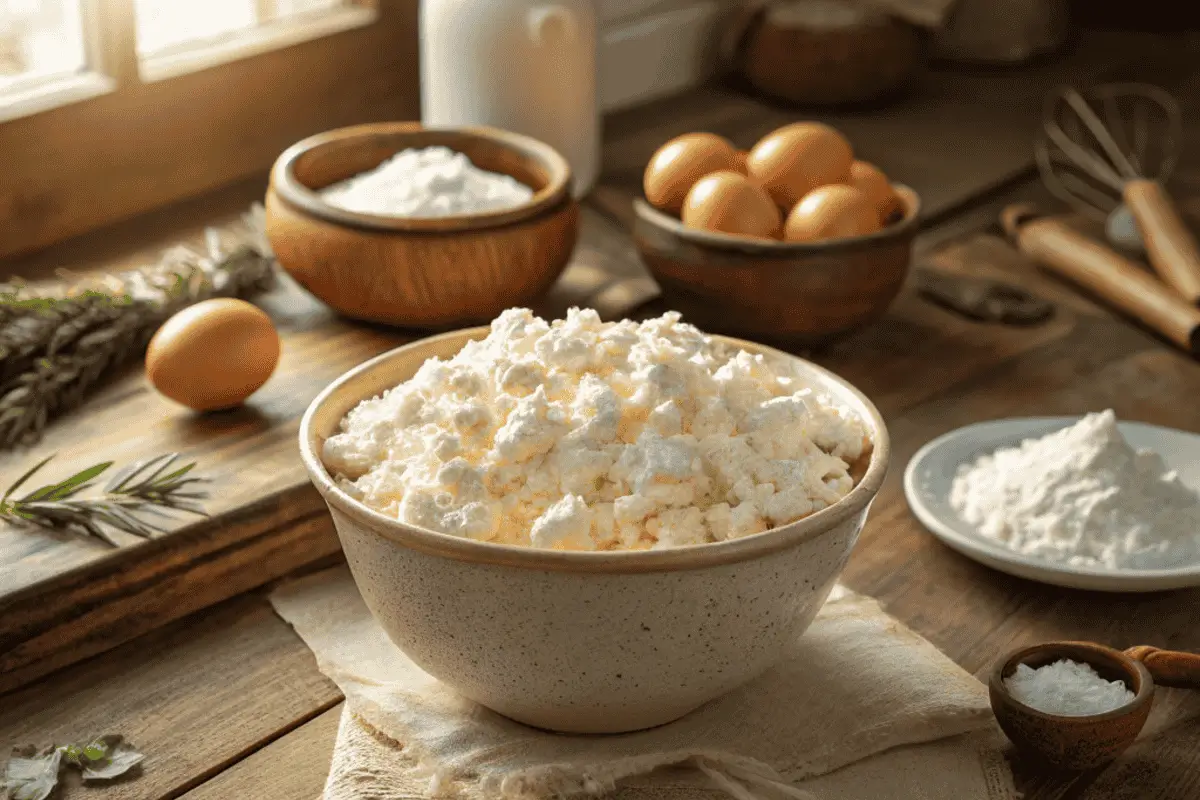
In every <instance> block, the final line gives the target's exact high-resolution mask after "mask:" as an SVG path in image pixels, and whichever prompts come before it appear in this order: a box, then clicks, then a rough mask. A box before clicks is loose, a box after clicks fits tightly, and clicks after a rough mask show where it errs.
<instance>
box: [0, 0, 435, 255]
mask: <svg viewBox="0 0 1200 800" xmlns="http://www.w3.org/2000/svg"><path fill="white" fill-rule="evenodd" d="M417 5H418V0H0V164H2V165H3V168H0V257H4V256H7V255H10V254H13V253H17V252H23V251H27V250H32V249H36V248H39V247H42V246H44V245H47V244H50V243H52V242H55V241H58V240H60V239H63V238H66V237H68V236H71V235H75V234H78V233H83V232H85V231H88V230H91V229H94V228H96V227H99V226H101V225H104V224H107V223H110V222H114V221H117V220H119V219H122V218H126V217H130V216H133V215H135V214H138V213H141V212H144V211H147V210H150V209H153V208H155V207H156V206H159V205H162V204H164V203H168V202H172V201H174V200H179V199H182V198H185V197H188V196H193V195H196V194H199V193H201V192H204V191H206V190H209V189H213V188H216V187H218V186H221V185H224V184H227V183H229V182H231V181H232V180H236V179H238V178H244V177H249V176H252V175H255V174H265V171H266V169H267V168H268V167H269V166H270V164H271V162H272V161H273V160H274V159H275V157H277V156H278V154H279V153H280V152H281V151H282V150H283V149H284V148H285V147H287V146H288V145H289V144H291V143H293V142H295V141H297V140H298V139H300V138H303V137H304V136H307V135H310V134H313V133H317V132H319V131H322V130H327V129H329V128H332V127H338V126H341V125H347V124H354V123H358V122H368V121H377V120H386V119H412V118H415V117H416V116H417V98H418V95H419V88H418V84H417V34H416V20H417Z"/></svg>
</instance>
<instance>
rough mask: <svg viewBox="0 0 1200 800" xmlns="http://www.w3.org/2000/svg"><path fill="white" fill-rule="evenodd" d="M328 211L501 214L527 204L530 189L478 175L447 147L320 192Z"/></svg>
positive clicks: (405, 155) (395, 159)
mask: <svg viewBox="0 0 1200 800" xmlns="http://www.w3.org/2000/svg"><path fill="white" fill-rule="evenodd" d="M321 197H322V199H323V200H324V201H325V202H326V203H329V204H330V205H333V206H337V207H338V208H343V209H346V210H347V211H354V212H357V213H360V214H383V215H386V216H392V217H407V218H414V219H415V218H422V219H428V218H436V217H449V216H456V215H459V214H478V213H482V212H487V211H505V210H507V209H510V208H516V207H517V206H519V205H522V204H524V203H528V202H529V200H530V199H531V198H532V197H533V189H531V188H529V187H528V186H526V185H525V184H523V183H521V182H520V181H518V180H516V179H515V178H513V177H511V176H509V175H501V174H499V173H496V172H488V171H487V170H482V169H479V168H478V167H476V166H475V165H474V164H472V163H471V160H470V159H469V158H467V157H466V156H465V155H463V154H462V153H456V152H454V151H453V150H451V149H450V148H448V147H426V148H424V149H408V150H404V151H402V152H400V153H397V154H396V155H394V156H392V157H391V158H390V159H388V160H387V161H385V162H383V163H382V164H380V165H379V166H378V167H377V168H375V169H373V170H371V171H370V172H363V173H361V174H359V175H355V176H354V177H353V178H350V179H349V180H345V181H342V182H341V183H336V184H334V185H333V186H330V187H328V188H326V189H323V190H322V191H321Z"/></svg>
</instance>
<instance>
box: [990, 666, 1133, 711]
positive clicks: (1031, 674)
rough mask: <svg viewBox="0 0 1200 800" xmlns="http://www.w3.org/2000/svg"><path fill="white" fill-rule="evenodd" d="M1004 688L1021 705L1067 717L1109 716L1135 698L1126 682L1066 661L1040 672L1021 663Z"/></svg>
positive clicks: (1039, 669)
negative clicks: (1109, 678) (1106, 714)
mask: <svg viewBox="0 0 1200 800" xmlns="http://www.w3.org/2000/svg"><path fill="white" fill-rule="evenodd" d="M1004 685H1005V686H1007V687H1008V691H1009V693H1010V694H1011V695H1012V696H1013V699H1014V700H1016V701H1017V702H1020V703H1024V704H1025V705H1027V706H1029V707H1030V708H1034V709H1037V710H1038V711H1042V712H1045V713H1047V714H1058V715H1059V716H1064V717H1088V716H1092V715H1094V714H1105V713H1107V712H1109V711H1114V710H1116V709H1118V708H1120V707H1121V706H1123V705H1126V704H1127V703H1129V702H1131V701H1132V700H1133V698H1134V697H1135V695H1134V693H1133V692H1131V691H1130V690H1129V687H1128V686H1126V685H1125V683H1124V682H1123V681H1110V680H1107V679H1106V678H1104V677H1102V676H1101V675H1100V674H1099V673H1098V672H1096V670H1095V668H1094V667H1093V666H1092V665H1091V664H1081V663H1079V662H1078V661H1071V660H1069V659H1065V658H1064V659H1061V660H1059V661H1055V662H1054V663H1052V664H1046V665H1045V666H1041V667H1037V668H1036V669H1035V668H1033V667H1030V666H1029V665H1028V664H1018V665H1017V669H1016V671H1014V672H1013V674H1012V675H1010V676H1008V677H1007V678H1005V679H1004Z"/></svg>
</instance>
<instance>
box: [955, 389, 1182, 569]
mask: <svg viewBox="0 0 1200 800" xmlns="http://www.w3.org/2000/svg"><path fill="white" fill-rule="evenodd" d="M950 504H951V505H952V506H953V507H954V509H955V510H956V511H958V513H959V514H960V515H961V516H962V518H963V519H964V520H965V521H967V522H968V523H970V524H971V525H973V526H974V527H975V529H976V530H977V531H978V532H979V533H980V535H982V536H985V537H987V538H989V539H994V540H995V541H997V542H1000V543H1001V544H1003V545H1004V546H1005V547H1008V548H1009V549H1011V550H1013V551H1014V552H1017V553H1021V554H1023V555H1030V556H1035V557H1037V558H1041V559H1044V560H1046V561H1050V562H1054V563H1061V564H1068V565H1071V566H1078V567H1091V568H1099V569H1107V570H1120V569H1164V568H1170V567H1177V566H1180V565H1183V564H1189V563H1196V562H1200V495H1197V493H1196V492H1195V491H1194V490H1193V489H1191V488H1190V487H1188V486H1186V485H1185V484H1184V483H1183V482H1182V481H1180V479H1179V476H1178V475H1177V474H1176V473H1175V472H1174V471H1173V470H1170V469H1167V467H1166V465H1165V464H1164V463H1163V460H1162V457H1161V456H1159V455H1158V454H1157V453H1155V452H1152V451H1149V450H1135V449H1134V448H1133V447H1131V446H1130V444H1129V442H1127V441H1126V440H1125V437H1124V436H1122V435H1121V431H1120V429H1119V428H1118V427H1117V419H1116V416H1115V415H1114V414H1113V412H1112V411H1104V412H1102V413H1098V414H1088V415H1087V416H1085V417H1084V418H1083V419H1082V420H1080V421H1079V422H1078V423H1076V424H1075V425H1072V426H1070V427H1068V428H1064V429H1063V430H1060V431H1055V432H1054V433H1051V434H1049V435H1047V436H1043V437H1041V438H1040V439H1028V440H1026V441H1024V442H1022V443H1021V444H1020V445H1018V446H1016V447H1006V448H1002V449H1000V450H997V451H996V452H994V453H992V454H990V455H985V456H983V457H981V458H980V459H978V460H977V461H975V462H974V463H971V464H964V465H963V466H962V467H960V468H959V471H958V475H957V477H956V478H955V480H954V485H953V487H952V489H951V493H950Z"/></svg>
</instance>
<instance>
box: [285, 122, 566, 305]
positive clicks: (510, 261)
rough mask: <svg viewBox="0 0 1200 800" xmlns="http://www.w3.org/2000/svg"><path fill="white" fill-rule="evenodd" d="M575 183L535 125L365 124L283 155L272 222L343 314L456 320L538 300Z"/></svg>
mask: <svg viewBox="0 0 1200 800" xmlns="http://www.w3.org/2000/svg"><path fill="white" fill-rule="evenodd" d="M570 186H571V169H570V167H569V165H568V164H567V161H566V159H564V158H563V157H562V156H561V155H560V154H559V153H558V152H557V151H555V150H554V148H552V147H550V146H549V145H547V144H544V143H542V142H539V141H537V140H536V139H532V138H530V137H527V136H521V135H518V134H515V133H511V132H508V131H502V130H497V129H493V128H483V127H479V128H455V129H431V128H425V127H423V126H422V125H421V124H420V123H412V122H390V123H379V124H370V125H359V126H354V127H350V128H342V129H339V130H334V131H330V132H328V133H322V134H318V135H316V136H313V137H311V138H309V139H305V140H304V141H302V142H300V143H299V144H296V145H294V146H292V147H291V148H289V149H288V150H287V151H286V152H285V153H284V154H283V155H282V156H280V158H279V160H278V161H277V162H276V163H275V166H274V168H273V169H272V171H271V180H270V186H269V188H268V191H267V199H266V233H267V238H268V240H269V241H270V244H271V248H272V249H273V251H274V253H275V257H276V259H277V260H278V261H279V264H280V265H281V266H282V267H283V268H284V269H285V270H286V271H287V272H288V274H290V275H291V276H292V277H293V278H295V279H296V281H297V282H298V283H299V284H300V285H301V286H303V287H304V288H305V289H307V290H308V291H310V292H312V294H314V295H316V296H317V297H318V298H319V299H321V300H322V301H324V302H325V303H326V304H328V305H329V306H331V307H332V308H334V309H335V310H336V311H338V312H340V313H342V314H344V315H346V316H348V317H353V318H355V319H360V320H366V321H370V322H382V323H387V324H392V325H400V326H404V327H413V328H444V327H451V326H453V327H459V326H462V325H466V324H470V323H475V322H483V321H487V320H490V319H492V318H494V317H495V316H496V315H498V314H499V313H500V312H501V311H503V310H504V309H506V308H510V307H512V306H525V305H529V304H530V303H532V302H534V301H535V300H536V299H537V298H538V297H540V296H541V295H542V294H544V293H545V291H546V290H547V289H549V288H550V286H551V285H552V284H553V283H554V281H555V280H556V279H557V278H558V276H559V275H560V274H561V273H562V271H563V269H564V267H566V265H567V262H568V261H569V260H570V258H571V253H572V251H573V250H574V248H575V242H576V239H577V235H578V225H579V208H578V205H577V204H576V202H575V200H574V198H573V197H572V196H571V193H570Z"/></svg>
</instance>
